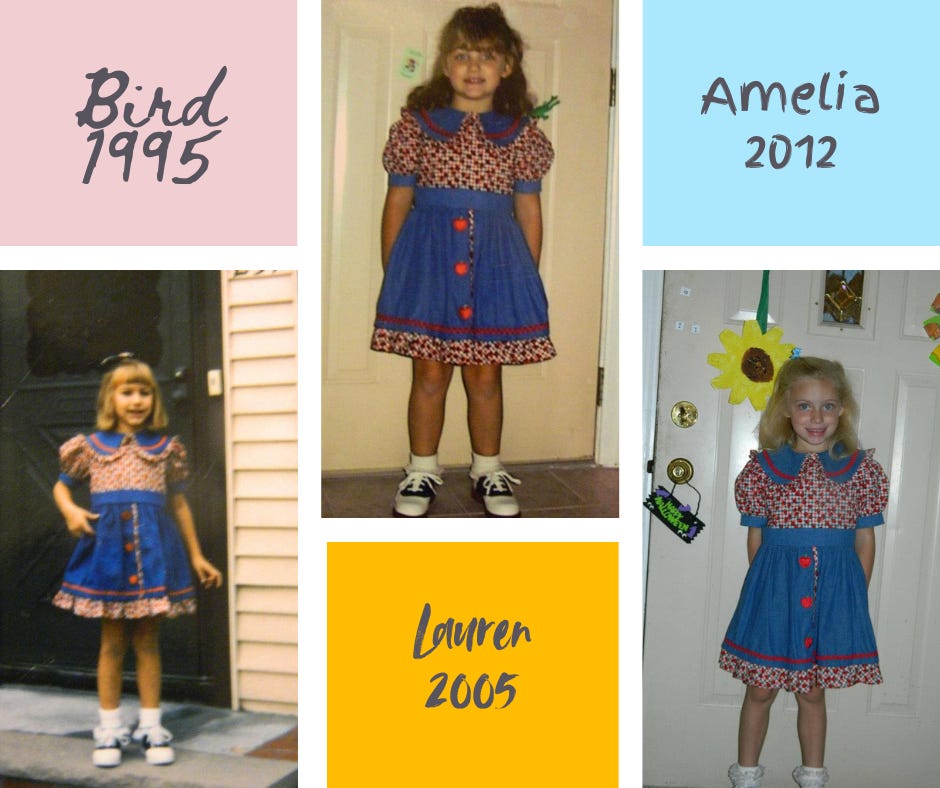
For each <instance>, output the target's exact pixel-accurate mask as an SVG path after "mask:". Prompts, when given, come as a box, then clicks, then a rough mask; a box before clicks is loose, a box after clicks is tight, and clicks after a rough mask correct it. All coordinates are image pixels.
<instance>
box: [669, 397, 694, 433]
mask: <svg viewBox="0 0 940 788" xmlns="http://www.w3.org/2000/svg"><path fill="white" fill-rule="evenodd" d="M696 421H698V408H696V407H695V405H694V404H693V403H691V402H688V401H687V400H682V401H681V402H677V403H676V404H675V405H673V406H672V423H673V424H675V425H676V426H677V427H683V428H685V427H691V426H692V425H693V424H695V422H696Z"/></svg>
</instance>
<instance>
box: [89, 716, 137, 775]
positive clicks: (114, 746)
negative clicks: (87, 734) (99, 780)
mask: <svg viewBox="0 0 940 788" xmlns="http://www.w3.org/2000/svg"><path fill="white" fill-rule="evenodd" d="M92 735H93V736H94V738H95V749H94V751H93V752H92V754H91V762H92V763H93V764H94V765H95V766H100V767H102V768H103V769H110V768H112V767H114V766H120V765H121V750H122V749H123V748H124V747H126V746H127V745H128V744H130V741H131V731H130V728H128V727H126V726H123V725H122V726H121V727H120V728H104V727H102V726H100V725H99V726H98V727H97V728H95V730H94V732H93V734H92Z"/></svg>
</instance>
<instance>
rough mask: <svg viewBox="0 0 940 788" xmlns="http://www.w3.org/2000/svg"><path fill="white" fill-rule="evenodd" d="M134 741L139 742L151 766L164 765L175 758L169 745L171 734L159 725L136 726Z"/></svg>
mask: <svg viewBox="0 0 940 788" xmlns="http://www.w3.org/2000/svg"><path fill="white" fill-rule="evenodd" d="M134 741H136V742H140V746H141V749H143V751H144V756H145V757H146V758H147V763H149V764H151V765H152V766H166V765H167V764H170V763H173V761H174V760H175V759H176V754H175V753H174V752H173V748H172V747H171V746H170V742H171V741H173V734H172V733H170V732H169V731H168V730H167V729H166V728H164V727H162V726H160V725H156V726H154V727H152V728H138V729H137V730H136V731H134Z"/></svg>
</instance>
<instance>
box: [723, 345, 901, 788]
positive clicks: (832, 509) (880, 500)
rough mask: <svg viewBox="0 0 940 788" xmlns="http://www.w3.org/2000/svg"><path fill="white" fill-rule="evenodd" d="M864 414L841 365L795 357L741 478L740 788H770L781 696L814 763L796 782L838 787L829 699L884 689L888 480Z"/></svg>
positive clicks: (735, 670)
mask: <svg viewBox="0 0 940 788" xmlns="http://www.w3.org/2000/svg"><path fill="white" fill-rule="evenodd" d="M857 413H858V406H857V405H856V403H855V399H854V397H853V396H852V391H851V389H850V387H849V383H848V380H847V378H846V375H845V371H844V369H843V368H842V365H841V364H839V363H838V362H836V361H828V360H824V359H819V358H812V357H799V358H794V359H791V360H790V361H788V362H787V363H786V364H784V365H783V366H782V367H781V369H780V372H779V374H778V376H777V380H776V382H775V383H774V389H773V393H772V395H771V398H770V400H769V402H768V404H767V408H766V410H765V411H764V413H763V415H762V416H761V420H760V426H759V430H758V432H759V440H760V445H761V447H762V451H760V452H752V453H751V457H750V460H749V461H748V463H747V465H745V467H744V470H743V471H741V474H740V475H739V476H738V478H737V480H736V481H735V486H734V492H735V500H736V503H737V506H738V509H739V510H740V511H741V524H742V525H744V526H747V527H748V534H747V552H748V559H749V561H750V569H749V570H748V573H747V577H746V578H745V580H744V586H743V588H742V590H741V597H740V600H739V601H738V606H737V609H736V610H735V612H734V616H733V617H732V619H731V624H730V625H729V627H728V632H727V634H726V636H725V639H724V642H723V643H722V648H721V657H720V661H719V664H720V665H721V667H722V668H724V669H725V670H727V671H729V672H730V673H731V674H732V675H734V676H735V677H736V678H739V679H741V680H742V681H743V682H744V683H745V684H746V685H747V688H746V690H745V695H744V702H743V705H742V707H741V718H740V725H739V730H738V762H737V763H736V764H734V765H733V766H732V767H731V769H730V770H729V776H730V777H731V781H732V784H733V785H734V786H738V787H743V786H748V787H749V786H759V785H760V778H761V775H762V774H763V771H764V769H763V767H762V766H760V765H759V764H758V759H759V757H760V752H761V748H762V746H763V743H764V737H765V735H766V733H767V727H768V724H769V718H770V707H771V705H772V704H773V702H774V699H775V697H776V695H777V692H778V691H779V690H780V689H784V690H787V691H789V692H793V693H794V695H795V697H796V700H797V706H798V715H797V735H798V737H799V741H800V751H801V754H802V756H803V763H802V765H801V766H798V767H797V768H796V769H795V770H794V772H793V778H794V780H796V782H797V783H799V784H800V785H801V786H804V787H810V786H812V787H816V786H822V785H824V784H825V783H826V781H827V780H828V772H827V771H826V768H825V766H824V755H825V745H826V701H825V690H826V689H829V688H836V687H849V686H852V685H854V684H860V683H861V684H880V683H881V681H882V678H881V670H880V668H879V664H878V649H877V646H876V645H875V634H874V631H873V629H872V624H871V618H870V616H869V613H868V583H869V581H870V580H871V573H872V567H873V566H874V561H875V536H874V530H873V528H874V526H876V525H880V524H882V523H883V522H884V518H883V515H882V512H883V510H884V508H885V505H886V504H887V499H888V480H887V477H886V476H885V473H884V471H883V470H882V468H881V466H880V465H879V464H878V463H877V462H875V460H874V459H873V458H872V453H873V452H872V450H868V451H865V450H862V449H860V448H859V447H858V439H857V437H856V426H855V421H856V416H857Z"/></svg>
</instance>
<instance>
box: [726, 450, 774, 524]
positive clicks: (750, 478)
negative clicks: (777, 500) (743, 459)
mask: <svg viewBox="0 0 940 788" xmlns="http://www.w3.org/2000/svg"><path fill="white" fill-rule="evenodd" d="M769 484H771V481H770V479H768V478H767V474H766V473H765V472H764V469H763V468H762V467H761V465H760V462H758V460H757V452H753V451H752V452H751V458H750V459H749V460H748V461H747V465H745V466H744V470H742V471H741V473H739V474H738V478H737V479H735V481H734V502H735V504H736V505H737V507H738V511H739V512H741V525H746V526H748V527H749V528H763V527H764V526H765V525H767V519H768V513H767V485H769Z"/></svg>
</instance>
